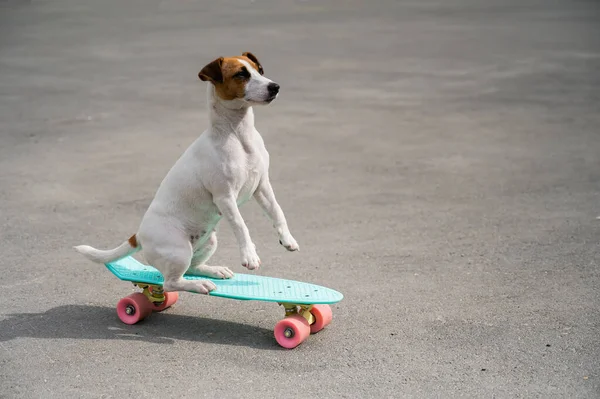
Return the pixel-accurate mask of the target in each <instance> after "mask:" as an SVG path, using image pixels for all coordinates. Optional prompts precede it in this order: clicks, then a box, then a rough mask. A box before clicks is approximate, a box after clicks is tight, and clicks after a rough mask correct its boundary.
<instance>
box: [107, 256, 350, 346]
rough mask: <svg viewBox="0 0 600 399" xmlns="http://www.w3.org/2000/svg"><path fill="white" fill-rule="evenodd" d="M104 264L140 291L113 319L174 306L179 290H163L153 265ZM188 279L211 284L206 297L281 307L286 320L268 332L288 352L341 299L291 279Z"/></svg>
mask: <svg viewBox="0 0 600 399" xmlns="http://www.w3.org/2000/svg"><path fill="white" fill-rule="evenodd" d="M105 266H106V267H107V268H108V270H110V271H111V272H112V273H113V274H114V275H115V276H117V277H118V278H119V279H121V280H123V281H129V282H132V283H133V285H134V286H136V287H139V288H140V289H141V290H142V292H136V293H134V294H131V295H129V296H126V297H125V298H123V299H121V300H120V301H119V302H118V303H117V315H118V316H119V319H120V320H121V321H122V322H123V323H125V324H135V323H137V322H140V321H142V320H144V319H145V318H146V317H148V316H149V315H150V314H152V312H160V311H163V310H165V309H167V308H168V307H170V306H172V305H173V304H175V302H177V299H178V298H179V293H178V292H166V291H164V290H163V282H164V278H163V276H162V274H161V273H160V272H159V271H158V270H157V269H155V268H154V267H152V266H148V265H144V264H142V263H140V262H138V261H137V260H136V259H134V258H132V257H130V256H129V257H126V258H122V259H120V260H118V261H115V262H111V263H106V264H105ZM183 277H184V278H185V279H188V280H201V279H202V280H210V281H212V282H213V283H215V285H216V286H217V289H216V290H214V291H212V292H210V294H209V295H210V296H216V297H221V298H230V299H237V300H242V301H249V300H255V301H263V302H275V303H278V304H279V305H281V306H283V308H284V309H285V317H284V318H283V319H282V320H280V321H279V322H278V323H277V324H276V325H275V328H274V330H273V332H274V335H275V340H276V341H277V343H278V344H279V345H281V346H282V347H284V348H287V349H292V348H295V347H297V346H298V345H300V344H301V343H302V342H304V341H305V340H306V339H307V338H308V337H309V335H310V334H314V333H316V332H318V331H320V330H322V329H323V328H325V327H326V326H327V325H328V324H329V323H331V320H332V311H331V307H330V306H329V305H330V304H334V303H338V302H339V301H341V300H342V299H343V297H344V296H343V295H342V294H341V293H340V292H337V291H335V290H332V289H330V288H327V287H322V286H319V285H315V284H309V283H304V282H300V281H294V280H285V279H280V278H273V277H265V276H257V275H252V274H242V273H236V274H235V275H234V276H233V278H230V279H214V278H210V277H199V276H188V275H184V276H183Z"/></svg>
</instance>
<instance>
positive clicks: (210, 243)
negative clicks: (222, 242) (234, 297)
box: [186, 231, 233, 278]
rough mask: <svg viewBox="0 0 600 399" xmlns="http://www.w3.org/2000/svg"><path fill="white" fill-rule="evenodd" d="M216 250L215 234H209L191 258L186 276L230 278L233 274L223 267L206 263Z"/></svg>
mask: <svg viewBox="0 0 600 399" xmlns="http://www.w3.org/2000/svg"><path fill="white" fill-rule="evenodd" d="M216 250H217V233H216V232H214V231H213V232H212V233H210V235H209V237H208V240H206V242H205V243H203V244H202V245H201V246H200V247H199V248H198V249H197V250H196V252H194V255H193V256H192V261H191V266H190V268H189V269H188V270H187V272H186V274H191V275H193V276H206V277H212V278H232V277H233V272H232V271H231V270H230V269H229V268H228V267H225V266H208V265H207V264H206V262H207V261H208V260H209V259H210V257H211V256H213V254H214V253H215V251H216Z"/></svg>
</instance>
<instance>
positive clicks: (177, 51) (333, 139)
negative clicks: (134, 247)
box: [0, 0, 600, 399]
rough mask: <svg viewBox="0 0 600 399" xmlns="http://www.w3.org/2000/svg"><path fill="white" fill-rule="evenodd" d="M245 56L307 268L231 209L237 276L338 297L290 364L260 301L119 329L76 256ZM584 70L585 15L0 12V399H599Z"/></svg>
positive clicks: (565, 10) (589, 112)
mask: <svg viewBox="0 0 600 399" xmlns="http://www.w3.org/2000/svg"><path fill="white" fill-rule="evenodd" d="M244 51H250V52H252V53H254V54H255V55H256V56H257V57H258V58H259V60H260V61H261V63H262V64H263V66H264V69H265V73H266V75H268V76H269V77H270V78H272V79H273V80H275V81H277V82H278V83H279V84H280V85H281V87H282V90H281V96H280V97H279V99H278V100H277V101H275V102H274V103H272V104H271V105H270V106H268V107H262V108H258V109H256V110H255V113H256V124H257V128H258V129H259V131H260V132H261V133H262V135H263V137H264V139H265V142H266V145H267V148H268V149H269V151H270V153H271V179H272V182H273V186H274V189H275V192H276V195H277V197H278V200H279V202H280V204H281V206H282V207H283V209H284V211H285V213H286V216H287V218H288V222H289V225H290V228H291V231H292V233H293V234H294V236H295V238H296V239H297V240H298V242H299V244H300V246H301V251H300V252H299V253H287V252H286V251H285V250H284V249H282V248H281V247H280V246H279V244H278V242H277V237H276V235H275V233H274V231H273V229H272V228H271V226H270V224H269V222H268V221H267V219H266V218H265V217H264V216H263V215H262V213H261V211H260V209H259V207H258V206H257V205H256V204H255V203H249V204H247V205H246V206H245V207H244V208H243V209H242V214H243V215H244V218H245V220H246V222H247V224H248V226H249V228H250V232H251V235H252V237H253V239H254V241H255V243H256V245H257V247H258V253H259V255H260V256H261V260H262V263H263V265H262V268H261V269H260V270H259V271H258V274H261V275H266V276H273V277H284V278H290V279H296V280H301V281H307V282H311V283H316V284H320V285H324V286H327V287H331V288H334V289H336V290H339V291H341V292H342V293H343V294H344V295H345V298H344V300H343V301H342V302H340V303H339V304H336V305H334V306H333V313H334V319H333V323H332V324H331V325H330V326H329V327H328V328H327V329H326V330H324V331H322V332H321V333H319V334H316V335H314V336H312V337H310V338H309V340H308V341H307V342H305V343H304V344H302V345H301V346H299V347H298V348H296V349H294V350H291V351H290V350H283V349H281V348H280V347H279V346H278V345H277V344H276V342H275V340H274V339H273V335H272V329H273V326H274V324H275V323H276V322H277V321H278V320H279V319H280V318H281V316H282V310H281V309H280V308H278V307H277V306H275V305H272V304H267V303H261V302H257V303H252V302H238V301H233V300H226V299H220V298H215V297H206V296H200V295H194V294H189V293H184V294H182V295H181V299H180V301H179V302H178V303H177V304H176V305H175V306H174V307H173V308H171V309H169V310H167V311H165V312H163V313H160V314H154V315H153V316H152V317H151V318H150V319H147V320H146V321H144V322H143V323H140V324H138V325H134V326H127V325H124V324H122V323H121V322H120V321H119V320H118V318H117V316H116V312H115V309H114V306H115V304H116V302H117V301H118V300H119V299H120V298H121V297H123V296H125V295H128V294H129V293H131V292H132V286H131V285H130V284H128V283H125V282H121V281H119V280H117V279H116V278H115V277H114V276H113V275H112V274H110V273H109V272H108V271H107V270H106V269H105V268H104V267H103V266H102V265H97V264H94V263H91V262H89V261H87V260H86V259H84V258H83V257H82V256H81V255H79V254H77V253H76V252H75V251H73V249H72V246H73V245H77V244H82V243H85V244H90V245H93V246H96V247H102V248H110V247H114V246H116V245H117V244H119V243H120V242H122V240H124V239H126V238H127V237H129V236H130V235H131V234H132V233H134V232H135V230H136V228H137V226H138V224H139V222H140V219H141V217H142V215H143V213H144V211H145V209H146V207H147V206H148V204H149V203H150V201H151V199H152V196H153V194H154V192H155V190H156V188H157V187H158V184H159V183H160V181H161V180H162V178H163V177H164V175H165V173H166V172H167V171H168V170H169V168H170V167H171V165H172V164H173V163H174V162H175V160H176V159H177V158H178V156H179V155H180V154H181V153H182V152H183V150H184V149H185V148H186V147H187V146H188V145H189V144H190V143H191V142H192V141H193V140H194V139H195V138H196V137H197V136H198V135H199V134H200V133H201V132H202V131H203V130H204V129H205V128H206V126H207V123H208V119H207V111H206V93H205V92H206V89H205V85H206V83H204V82H201V81H200V80H199V79H198V77H197V73H198V71H199V70H200V69H201V68H202V66H204V65H205V64H206V63H208V62H209V61H211V60H213V59H214V58H216V57H218V56H227V55H236V54H241V53H242V52H244ZM599 71H600V4H599V3H598V2H596V1H592V0H588V1H585V0H562V1H554V2H550V1H542V0H537V1H534V0H505V1H496V2H489V1H488V2H486V1H483V0H436V1H434V0H422V1H394V0H382V1H373V2H367V1H357V0H348V1H341V0H323V1H308V0H306V1H301V0H244V1H232V0H227V1H220V2H216V1H212V2H208V1H206V2H194V1H191V0H175V1H154V0H152V1H150V0H145V1H141V0H136V1H126V2H125V1H116V0H107V1H91V0H56V1H18V0H4V1H0V226H1V227H0V254H1V256H0V275H1V280H0V292H1V297H2V302H3V306H2V307H1V308H0V397H2V398H11V399H12V398H27V399H29V398H128V397H163V398H201V397H206V398H209V397H210V398H215V397H219V398H281V397H285V398H317V397H320V398H392V397H393V398H405V397H406V398H409V397H410V398H454V397H468V398H516V397H520V398H598V397H600V360H599V359H600V331H599V329H600V310H599V309H600V306H599V305H600V286H599V283H600V278H599V271H598V270H599V269H598V238H599V229H600V220H598V219H597V218H598V216H600V192H599V184H600V167H599V166H600V156H599V154H600V73H599ZM219 245H220V246H219V249H218V250H217V253H216V254H215V256H214V258H213V263H214V264H222V265H227V266H230V267H231V268H232V269H233V270H234V271H235V272H244V271H245V270H244V269H243V268H242V267H241V266H240V264H239V263H240V260H239V251H238V247H237V244H236V241H235V239H234V237H233V234H232V232H231V229H230V228H229V226H227V225H226V224H221V225H220V227H219ZM142 259H143V258H142Z"/></svg>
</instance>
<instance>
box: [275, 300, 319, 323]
mask: <svg viewBox="0 0 600 399" xmlns="http://www.w3.org/2000/svg"><path fill="white" fill-rule="evenodd" d="M280 305H281V306H283V307H284V308H285V317H289V316H293V315H300V316H302V317H304V318H305V319H306V321H308V324H309V325H312V324H315V316H314V315H313V314H312V313H311V312H310V310H311V309H312V307H313V305H296V304H295V303H280Z"/></svg>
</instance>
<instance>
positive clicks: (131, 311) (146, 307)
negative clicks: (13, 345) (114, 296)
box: [117, 292, 152, 324]
mask: <svg viewBox="0 0 600 399" xmlns="http://www.w3.org/2000/svg"><path fill="white" fill-rule="evenodd" d="M150 313H152V304H151V303H150V301H149V300H148V298H146V296H145V295H144V294H142V293H140V292H136V293H135V294H131V295H128V296H126V297H125V298H123V299H121V300H120V301H119V303H117V315H118V316H119V319H121V321H122V322H123V323H125V324H135V323H137V322H139V321H142V320H144V319H145V318H146V317H148V316H149V315H150Z"/></svg>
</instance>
